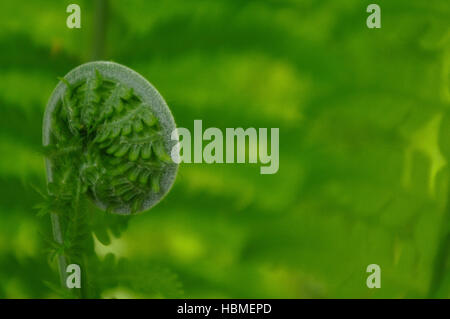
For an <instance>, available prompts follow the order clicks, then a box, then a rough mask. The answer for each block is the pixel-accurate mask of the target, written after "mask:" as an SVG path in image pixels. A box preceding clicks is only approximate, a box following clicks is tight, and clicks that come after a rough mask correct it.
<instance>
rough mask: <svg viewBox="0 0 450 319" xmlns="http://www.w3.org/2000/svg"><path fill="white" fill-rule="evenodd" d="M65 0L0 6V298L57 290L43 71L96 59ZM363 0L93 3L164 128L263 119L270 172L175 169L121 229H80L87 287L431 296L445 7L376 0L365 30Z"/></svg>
mask: <svg viewBox="0 0 450 319" xmlns="http://www.w3.org/2000/svg"><path fill="white" fill-rule="evenodd" d="M71 2H73V1H34V0H33V1H31V0H30V1H2V2H1V4H0V48H1V50H0V151H1V154H2V158H1V160H0V188H1V189H0V190H1V196H0V297H3V298H18V297H25V298H30V297H42V298H46V297H56V296H59V294H58V292H57V290H58V288H55V287H58V274H57V268H56V265H55V263H54V261H53V262H52V261H51V260H49V257H48V256H49V254H48V252H47V249H48V247H49V245H48V243H47V242H48V240H50V238H49V237H48V236H49V234H50V229H49V228H50V221H49V219H48V218H47V216H44V217H37V216H36V211H35V210H33V207H34V206H35V205H36V204H37V203H39V202H40V198H39V195H38V194H36V192H35V191H34V190H33V187H31V185H35V186H37V187H41V188H42V187H43V185H44V183H45V169H44V161H43V156H42V155H41V154H40V145H41V125H42V117H43V111H44V108H45V105H46V101H47V99H48V97H49V96H50V93H51V91H52V89H53V87H54V86H55V85H56V83H57V77H58V76H62V75H64V74H65V73H67V72H68V71H69V70H71V69H72V68H73V67H75V66H77V65H79V64H81V63H84V62H87V61H89V60H90V59H92V57H94V56H98V47H96V46H97V45H98V38H97V37H98V36H101V32H100V33H99V32H98V29H99V28H100V29H101V27H99V25H100V26H101V24H99V23H97V24H96V23H95V22H94V20H95V10H96V9H95V4H94V1H79V2H78V3H79V4H80V6H81V8H82V28H81V29H79V30H75V29H74V30H69V29H68V28H67V27H66V26H65V20H66V18H67V13H66V12H65V9H66V7H67V5H68V4H69V3H71ZM369 3H371V1H361V0H347V1H338V0H326V1H325V0H324V1H312V0H304V1H294V0H291V1H288V0H285V1H272V0H268V1H236V0H233V1H230V0H229V1H225V0H218V1H210V0H202V1H179V0H177V1H175V0H171V1H144V0H140V1H110V2H109V6H108V10H107V12H108V14H107V20H106V21H107V22H106V28H105V30H106V33H105V34H106V38H105V42H104V43H105V47H104V48H100V49H101V51H103V53H102V55H103V58H104V59H108V60H113V61H116V62H119V63H122V64H125V65H127V66H129V67H131V68H133V69H135V70H136V71H138V72H139V73H141V74H143V75H144V76H145V77H146V78H148V79H149V80H150V81H151V82H152V83H153V84H154V85H155V86H156V87H157V88H158V90H159V91H160V92H161V94H162V95H163V96H164V97H165V99H166V100H167V102H168V104H169V106H170V108H171V110H172V112H173V114H174V117H175V120H176V121H177V124H178V126H182V127H187V128H192V127H193V120H194V119H202V120H203V125H204V127H208V126H215V127H219V128H226V127H256V128H258V127H279V128H280V170H279V172H278V173H277V174H275V175H260V174H259V165H254V164H252V165H250V164H236V165H229V164H223V165H217V164H184V165H182V166H181V167H180V171H179V175H178V178H177V181H176V183H175V186H174V188H173V189H172V191H171V193H170V194H169V195H168V196H167V197H166V199H165V200H164V201H163V202H161V203H160V204H159V205H158V206H156V207H155V208H154V209H152V210H151V211H149V212H145V213H143V214H141V215H138V216H135V217H133V218H132V219H131V220H130V221H129V227H128V229H127V230H126V231H125V232H124V234H123V236H122V237H121V238H120V239H117V238H114V237H112V239H110V240H105V239H104V236H105V234H103V236H100V237H103V239H101V241H102V242H104V243H105V242H108V241H110V243H109V245H103V244H102V243H101V241H99V240H98V239H97V238H95V237H94V244H95V251H96V253H97V255H98V258H99V259H100V260H102V262H101V263H98V269H97V270H95V271H93V273H92V274H91V275H93V276H98V277H99V278H98V281H99V282H102V285H103V287H102V289H104V292H103V294H102V296H103V297H106V298H109V297H162V298H164V297H181V296H183V297H188V298H191V297H204V298H208V297H240V298H245V297H255V298H257V297H262V298H264V297H274V298H282V297H284V298H303V297H310V298H315V297H324V298H327V297H360V298H365V297H375V298H378V297H388V298H402V297H427V296H432V297H444V298H445V297H446V298H448V297H450V275H449V274H450V271H449V270H450V269H449V263H450V261H449V254H450V251H449V250H450V239H449V238H450V236H449V230H450V213H449V211H450V209H448V208H447V198H448V181H449V172H448V168H447V162H448V161H449V157H450V152H449V151H448V150H449V149H450V147H449V140H450V133H449V132H450V129H449V127H450V122H449V114H448V113H449V106H450V27H449V23H448V21H449V18H450V2H448V1H442V0H428V1H425V0H417V1H406V0H397V1H387V0H379V1H377V3H378V4H379V5H380V6H381V10H382V13H381V14H382V28H381V29H380V30H370V29H368V28H367V27H366V24H365V20H366V18H367V16H368V14H367V13H366V7H367V5H368V4H369ZM97 21H98V20H97ZM99 34H100V35H99ZM96 39H97V40H96ZM106 236H107V235H106ZM111 254H113V255H114V257H113V256H112V255H111ZM372 263H376V264H379V265H380V266H381V269H382V288H381V289H368V288H367V287H366V277H367V275H368V274H367V273H366V272H365V270H366V267H367V265H368V264H372ZM118 269H119V273H120V274H121V275H120V276H117V272H116V271H117V270H118ZM131 275H133V276H131Z"/></svg>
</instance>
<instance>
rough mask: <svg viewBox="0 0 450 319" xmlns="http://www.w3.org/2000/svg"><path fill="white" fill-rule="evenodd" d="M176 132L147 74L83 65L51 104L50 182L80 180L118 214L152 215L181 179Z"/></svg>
mask: <svg viewBox="0 0 450 319" xmlns="http://www.w3.org/2000/svg"><path fill="white" fill-rule="evenodd" d="M174 129H175V123H174V120H173V117H172V115H171V113H170V110H169V109H168V107H167V105H166V103H165V102H164V100H163V99H162V97H161V96H160V95H159V93H158V92H157V91H156V89H155V88H154V87H153V86H152V85H151V84H150V83H148V82H147V81H146V80H145V79H144V78H143V77H142V76H140V75H139V74H137V73H136V72H134V71H132V70H130V69H128V68H126V67H124V66H122V65H119V64H116V63H112V62H91V63H87V64H84V65H81V66H79V67H77V68H76V69H74V70H72V71H71V72H69V73H68V74H67V75H66V76H65V77H64V78H62V79H61V82H60V83H59V84H58V86H57V87H56V89H55V90H54V92H53V94H52V96H51V98H50V101H49V104H48V105H47V109H46V113H45V118H44V145H45V146H48V147H49V155H48V156H47V171H48V179H49V181H50V182H53V183H56V184H59V182H60V181H58V180H57V179H60V180H64V179H67V178H68V176H70V179H71V180H72V181H74V180H75V179H80V180H81V183H82V186H83V187H82V191H83V192H85V193H86V194H87V195H88V196H89V197H90V198H92V199H93V200H94V201H95V202H96V204H97V205H98V206H99V207H101V208H103V209H107V210H109V211H111V212H115V213H120V214H130V213H136V212H139V211H142V210H145V209H148V208H150V207H152V206H154V205H155V204H157V203H158V202H159V201H160V200H161V199H162V198H163V197H164V195H165V194H166V193H167V192H168V191H169V189H170V187H171V186H172V184H173V181H174V179H175V175H176V171H177V164H175V163H173V162H172V160H171V158H170V157H169V155H168V154H169V152H170V149H171V148H172V146H173V143H175V142H176V141H172V140H171V136H170V135H171V132H172V131H173V130H174Z"/></svg>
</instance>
